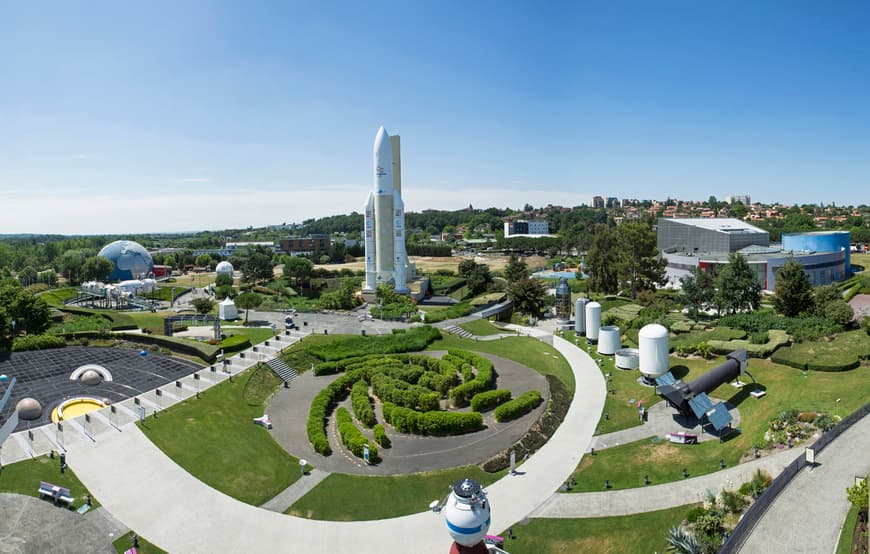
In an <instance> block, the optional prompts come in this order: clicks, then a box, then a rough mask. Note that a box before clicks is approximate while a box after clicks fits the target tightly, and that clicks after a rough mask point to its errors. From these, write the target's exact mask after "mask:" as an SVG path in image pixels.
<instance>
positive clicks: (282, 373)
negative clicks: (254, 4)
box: [266, 358, 298, 384]
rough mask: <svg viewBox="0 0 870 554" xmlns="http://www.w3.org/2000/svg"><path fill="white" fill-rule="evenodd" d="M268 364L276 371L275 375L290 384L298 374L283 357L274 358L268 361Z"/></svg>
mask: <svg viewBox="0 0 870 554" xmlns="http://www.w3.org/2000/svg"><path fill="white" fill-rule="evenodd" d="M266 365H267V366H269V367H270V368H271V369H272V371H274V372H275V375H277V376H278V377H280V378H281V380H282V381H284V383H286V384H290V382H291V381H293V379H295V378H296V377H297V376H298V374H297V373H296V370H295V369H293V368H292V367H290V366H288V365H287V364H285V363H284V360H282V359H281V358H272V359H271V360H269V361H267V362H266Z"/></svg>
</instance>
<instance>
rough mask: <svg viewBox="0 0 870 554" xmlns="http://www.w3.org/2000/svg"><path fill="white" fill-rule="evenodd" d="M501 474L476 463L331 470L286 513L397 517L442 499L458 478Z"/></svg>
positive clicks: (343, 518)
mask: <svg viewBox="0 0 870 554" xmlns="http://www.w3.org/2000/svg"><path fill="white" fill-rule="evenodd" d="M504 474H505V472H504V471H502V472H499V473H487V472H485V471H483V470H482V469H480V468H479V467H477V466H464V467H457V468H451V469H445V470H442V471H432V472H426V473H413V474H410V475H394V476H389V477H367V476H362V475H346V474H343V473H333V474H331V475H330V476H329V477H327V478H326V479H324V480H323V482H321V483H320V484H319V485H317V487H315V488H314V489H313V490H312V491H311V492H309V493H308V494H306V495H305V496H303V497H302V498H300V499H299V500H298V501H297V502H296V503H295V504H293V506H291V507H290V509H288V510H287V512H286V513H288V514H291V515H296V516H301V517H306V518H309V519H324V520H330V521H362V520H372V519H384V518H388V517H399V516H404V515H408V514H414V513H417V512H423V511H425V510H426V509H427V508H428V506H429V503H430V502H432V501H433V500H439V501H440V500H443V499H444V497H445V496H447V494H448V493H449V492H450V487H451V486H452V485H453V483H455V482H456V481H458V480H460V479H464V478H465V477H470V478H472V479H475V480H477V481H478V482H480V483H481V484H482V485H484V486H486V485H489V484H490V483H493V482H495V481H496V480H498V479H499V478H500V477H502V476H503V475H504Z"/></svg>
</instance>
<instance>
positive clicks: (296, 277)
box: [282, 256, 314, 287]
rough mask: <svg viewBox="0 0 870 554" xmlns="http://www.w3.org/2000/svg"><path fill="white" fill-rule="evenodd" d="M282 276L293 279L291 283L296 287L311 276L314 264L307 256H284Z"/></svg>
mask: <svg viewBox="0 0 870 554" xmlns="http://www.w3.org/2000/svg"><path fill="white" fill-rule="evenodd" d="M282 259H283V261H284V276H285V277H288V278H290V279H292V280H293V285H294V286H296V287H298V286H299V285H300V284H302V283H305V282H307V281H308V279H310V278H311V272H312V271H313V270H314V264H313V263H311V260H309V259H308V258H302V257H300V256H284V257H283V258H282Z"/></svg>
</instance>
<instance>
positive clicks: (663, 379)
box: [656, 371, 677, 387]
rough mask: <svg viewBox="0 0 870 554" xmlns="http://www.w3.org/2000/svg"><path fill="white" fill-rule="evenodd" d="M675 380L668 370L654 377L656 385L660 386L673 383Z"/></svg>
mask: <svg viewBox="0 0 870 554" xmlns="http://www.w3.org/2000/svg"><path fill="white" fill-rule="evenodd" d="M676 382H677V380H676V379H675V378H674V376H673V375H672V374H671V372H670V371H669V372H667V373H665V374H664V375H659V376H658V377H656V385H658V386H660V387H663V386H665V385H673V384H674V383H676Z"/></svg>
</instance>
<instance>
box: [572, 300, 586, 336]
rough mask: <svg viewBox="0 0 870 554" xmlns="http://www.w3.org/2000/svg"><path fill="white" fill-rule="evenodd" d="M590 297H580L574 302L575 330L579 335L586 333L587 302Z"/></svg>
mask: <svg viewBox="0 0 870 554" xmlns="http://www.w3.org/2000/svg"><path fill="white" fill-rule="evenodd" d="M588 303H589V299H588V298H578V299H577V302H575V303H574V332H575V333H577V334H578V335H585V334H586V304H588Z"/></svg>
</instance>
